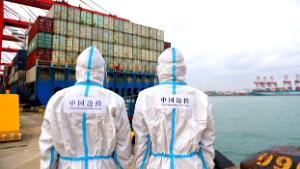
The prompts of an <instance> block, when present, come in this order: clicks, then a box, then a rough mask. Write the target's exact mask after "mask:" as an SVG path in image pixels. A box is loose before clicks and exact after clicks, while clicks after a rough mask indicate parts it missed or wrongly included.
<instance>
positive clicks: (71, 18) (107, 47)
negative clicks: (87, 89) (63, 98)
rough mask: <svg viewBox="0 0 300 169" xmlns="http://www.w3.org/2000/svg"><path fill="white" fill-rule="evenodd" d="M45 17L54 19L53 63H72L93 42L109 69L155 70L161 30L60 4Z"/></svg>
mask: <svg viewBox="0 0 300 169" xmlns="http://www.w3.org/2000/svg"><path fill="white" fill-rule="evenodd" d="M47 16H48V17H51V18H53V43H52V49H53V50H52V63H53V65H63V66H64V65H74V64H75V61H76V57H77V56H78V54H79V53H80V52H81V51H83V50H84V49H85V48H87V47H89V46H91V45H94V46H96V47H97V48H98V49H99V50H100V51H101V53H102V54H103V56H104V59H105V60H106V62H107V66H108V67H107V68H108V70H113V69H117V70H120V71H125V72H139V73H155V70H156V59H157V57H158V55H159V54H160V53H161V52H162V51H163V49H164V42H163V39H164V38H163V37H164V36H163V31H162V30H158V29H155V28H150V27H146V26H143V25H138V24H135V23H132V22H130V21H128V20H125V19H121V18H117V17H114V16H108V15H102V14H99V13H96V12H92V11H84V10H80V9H78V8H74V7H67V6H64V5H59V4H56V5H54V6H53V7H52V8H51V10H50V11H49V13H48V15H47Z"/></svg>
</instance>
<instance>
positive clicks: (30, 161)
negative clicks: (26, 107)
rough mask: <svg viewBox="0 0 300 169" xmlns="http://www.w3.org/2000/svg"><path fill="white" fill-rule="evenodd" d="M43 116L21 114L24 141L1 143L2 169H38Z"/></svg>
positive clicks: (29, 113) (35, 113)
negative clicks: (39, 140)
mask: <svg viewBox="0 0 300 169" xmlns="http://www.w3.org/2000/svg"><path fill="white" fill-rule="evenodd" d="M42 119H43V114H41V113H37V112H22V113H21V132H22V134H23V135H22V141H16V142H7V143H0V168H1V169H38V168H39V165H40V164H39V160H40V156H39V154H40V153H39V147H38V139H39V136H40V131H41V130H40V127H41V123H42Z"/></svg>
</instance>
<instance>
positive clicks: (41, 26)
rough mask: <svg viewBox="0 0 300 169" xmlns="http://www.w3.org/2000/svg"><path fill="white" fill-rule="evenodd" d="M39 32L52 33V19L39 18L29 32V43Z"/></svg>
mask: <svg viewBox="0 0 300 169" xmlns="http://www.w3.org/2000/svg"><path fill="white" fill-rule="evenodd" d="M38 32H46V33H52V32H53V20H52V19H51V18H47V17H43V16H39V17H38V18H37V19H36V21H35V22H34V24H33V25H32V27H31V29H30V30H29V32H28V42H30V41H31V40H32V38H34V36H35V35H36V34H37V33H38Z"/></svg>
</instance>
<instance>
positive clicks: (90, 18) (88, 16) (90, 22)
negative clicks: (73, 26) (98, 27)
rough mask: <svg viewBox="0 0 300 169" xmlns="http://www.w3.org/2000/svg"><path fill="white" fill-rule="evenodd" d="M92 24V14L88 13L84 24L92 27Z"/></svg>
mask: <svg viewBox="0 0 300 169" xmlns="http://www.w3.org/2000/svg"><path fill="white" fill-rule="evenodd" d="M92 23H93V14H92V13H90V12H87V13H86V24H88V25H92Z"/></svg>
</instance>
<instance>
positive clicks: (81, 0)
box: [80, 0, 95, 11]
mask: <svg viewBox="0 0 300 169" xmlns="http://www.w3.org/2000/svg"><path fill="white" fill-rule="evenodd" d="M80 2H82V3H83V4H84V5H86V6H87V7H89V8H91V9H92V10H94V11H95V9H94V8H93V7H91V6H90V5H89V4H87V3H86V2H84V1H83V0H80Z"/></svg>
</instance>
